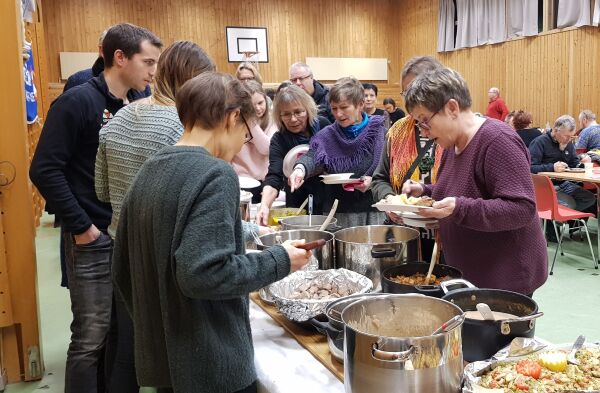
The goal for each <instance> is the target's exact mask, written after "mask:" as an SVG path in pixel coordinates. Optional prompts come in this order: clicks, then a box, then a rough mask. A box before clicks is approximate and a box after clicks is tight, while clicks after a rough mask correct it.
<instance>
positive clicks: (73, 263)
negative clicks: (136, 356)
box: [64, 232, 113, 393]
mask: <svg viewBox="0 0 600 393" xmlns="http://www.w3.org/2000/svg"><path fill="white" fill-rule="evenodd" d="M64 241H65V256H66V266H67V277H68V279H69V294H70V297H71V311H72V312H73V322H71V343H70V344H69V349H68V351H67V367H66V370H65V393H98V392H104V391H105V381H104V351H105V344H106V336H107V333H108V330H109V328H110V316H111V311H112V296H113V287H112V280H111V271H110V270H111V269H110V268H111V257H112V249H113V242H112V239H111V238H110V236H108V235H106V234H104V233H102V234H101V235H100V237H99V238H98V239H96V240H95V241H93V242H92V243H89V244H85V245H76V244H75V242H74V240H73V238H72V235H71V234H70V233H68V232H65V236H64ZM106 366H107V367H111V366H112V365H106Z"/></svg>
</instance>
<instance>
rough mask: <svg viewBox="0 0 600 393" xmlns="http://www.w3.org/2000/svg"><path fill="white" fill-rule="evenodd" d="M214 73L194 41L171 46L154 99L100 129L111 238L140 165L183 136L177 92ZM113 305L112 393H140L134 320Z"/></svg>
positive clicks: (99, 177) (99, 175) (99, 183)
mask: <svg viewBox="0 0 600 393" xmlns="http://www.w3.org/2000/svg"><path fill="white" fill-rule="evenodd" d="M214 69H215V65H214V63H213V61H212V60H211V59H210V58H209V57H208V55H207V54H206V52H205V51H204V50H203V49H202V48H200V47H199V46H198V45H196V44H195V43H193V42H191V41H178V42H175V43H173V44H172V45H171V46H169V47H168V48H167V49H165V51H164V52H163V53H162V54H161V56H160V58H159V60H158V65H157V69H156V75H155V79H154V90H153V94H152V96H150V97H148V98H144V99H142V100H139V101H136V102H134V103H132V104H130V105H128V106H126V107H124V108H123V109H121V110H120V111H119V112H117V114H116V115H115V117H114V118H113V119H112V120H111V121H110V122H108V123H107V125H106V126H104V127H103V128H102V129H101V130H100V137H99V139H100V143H99V146H98V153H97V155H96V173H95V183H96V184H95V185H96V194H97V195H98V199H99V200H101V201H103V202H109V203H110V204H111V206H112V211H113V214H112V220H111V224H110V226H109V227H108V234H109V235H110V236H111V237H113V238H114V237H115V236H116V233H117V225H118V223H119V217H120V212H121V204H122V202H123V198H124V197H125V193H126V192H127V190H128V189H129V186H130V185H131V183H132V182H133V179H134V178H135V176H136V175H137V173H138V171H139V169H140V167H141V166H142V164H143V163H144V162H145V161H146V160H147V159H148V158H149V157H151V156H153V155H154V154H155V153H156V152H157V151H159V150H160V149H161V148H163V147H164V146H168V145H173V144H175V143H176V142H177V141H178V140H179V138H180V137H181V135H182V134H183V126H182V124H181V121H180V120H179V116H178V115H177V108H176V107H175V95H176V94H177V92H178V90H179V89H180V88H181V86H182V85H183V84H184V83H185V82H186V81H188V80H189V79H191V78H193V77H194V76H196V75H198V74H201V73H203V72H206V71H213V70H214ZM115 305H116V307H115V312H113V317H116V320H117V323H116V325H117V344H116V354H115V362H114V363H115V365H114V367H113V368H112V374H111V375H110V391H111V392H116V393H119V392H122V393H128V392H134V391H135V392H137V390H138V387H137V381H136V374H135V368H134V359H133V326H132V322H131V318H130V317H129V315H128V314H127V312H126V310H125V308H124V306H123V304H122V300H121V299H119V298H118V297H115ZM111 344H113V343H110V342H109V344H108V345H107V346H108V347H109V348H110V347H111ZM113 345H114V344H113ZM109 374H110V372H109Z"/></svg>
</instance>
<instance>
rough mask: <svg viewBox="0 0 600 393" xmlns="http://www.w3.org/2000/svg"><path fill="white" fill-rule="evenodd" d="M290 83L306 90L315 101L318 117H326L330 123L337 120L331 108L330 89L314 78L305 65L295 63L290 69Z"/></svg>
mask: <svg viewBox="0 0 600 393" xmlns="http://www.w3.org/2000/svg"><path fill="white" fill-rule="evenodd" d="M290 82H292V83H293V84H295V85H296V86H298V87H299V88H301V89H302V90H304V91H305V92H307V93H308V95H309V96H311V97H312V99H313V100H314V101H315V104H317V108H318V115H319V116H323V117H326V118H327V119H328V120H329V121H330V122H332V123H333V122H334V121H335V119H334V118H333V115H332V114H331V108H330V107H329V88H328V87H326V86H325V85H323V84H322V83H321V82H319V81H318V80H315V79H314V77H313V73H312V70H311V69H310V67H309V66H308V64H305V63H294V64H292V66H291V67H290Z"/></svg>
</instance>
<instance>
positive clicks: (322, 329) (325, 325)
mask: <svg viewBox="0 0 600 393" xmlns="http://www.w3.org/2000/svg"><path fill="white" fill-rule="evenodd" d="M309 322H310V324H311V325H313V326H314V327H315V329H317V331H318V332H319V333H321V334H322V335H324V336H329V337H331V338H332V339H334V340H335V339H336V338H337V337H338V336H339V335H340V333H342V334H343V333H344V332H343V330H338V329H336V328H334V327H333V326H331V324H330V323H329V322H321V321H319V320H318V319H317V318H311V319H309Z"/></svg>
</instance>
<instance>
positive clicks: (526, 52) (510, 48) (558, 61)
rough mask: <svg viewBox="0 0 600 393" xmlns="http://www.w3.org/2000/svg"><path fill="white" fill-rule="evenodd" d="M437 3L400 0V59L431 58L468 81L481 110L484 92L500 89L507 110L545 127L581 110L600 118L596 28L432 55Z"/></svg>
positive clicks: (484, 103)
mask: <svg viewBox="0 0 600 393" xmlns="http://www.w3.org/2000/svg"><path fill="white" fill-rule="evenodd" d="M437 8H438V2H437V1H422V2H421V1H418V2H417V1H409V0H400V1H399V6H398V7H397V8H396V9H397V12H396V17H397V18H398V20H402V21H405V22H406V23H401V24H400V25H401V27H400V30H399V34H400V36H401V44H400V45H399V46H400V59H399V61H398V63H400V64H402V63H404V62H405V61H406V60H408V59H410V58H411V57H413V56H417V55H424V54H432V55H434V56H435V57H437V58H438V59H439V60H440V61H441V62H442V63H444V64H446V65H447V66H449V67H452V68H454V69H456V70H457V71H459V72H460V73H461V74H462V75H463V76H464V77H465V79H466V80H467V82H468V84H469V88H470V91H471V95H472V98H473V109H474V110H475V111H479V112H485V109H486V106H487V91H488V89H489V88H490V87H492V86H497V87H498V88H500V91H501V95H502V96H503V97H504V99H505V101H506V103H507V105H508V107H509V109H511V110H513V109H524V110H527V111H529V112H531V113H532V114H533V120H534V124H535V125H545V124H546V122H550V123H551V124H552V123H553V121H554V120H555V119H556V118H557V117H558V116H560V115H562V114H570V115H572V116H574V117H575V118H577V116H578V115H579V113H580V112H581V110H583V109H592V110H593V111H595V112H596V114H598V115H600V94H598V86H597V80H598V75H600V60H598V56H597V55H596V54H597V53H598V49H600V29H598V28H592V27H586V28H581V29H563V30H562V31H554V32H547V33H543V34H542V35H540V36H537V37H531V38H520V39H516V40H512V41H508V42H504V43H501V44H496V45H486V46H481V47H476V48H470V49H461V50H458V51H455V52H448V53H440V54H437V53H436V47H437V18H438V16H437V12H438V9H437Z"/></svg>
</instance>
